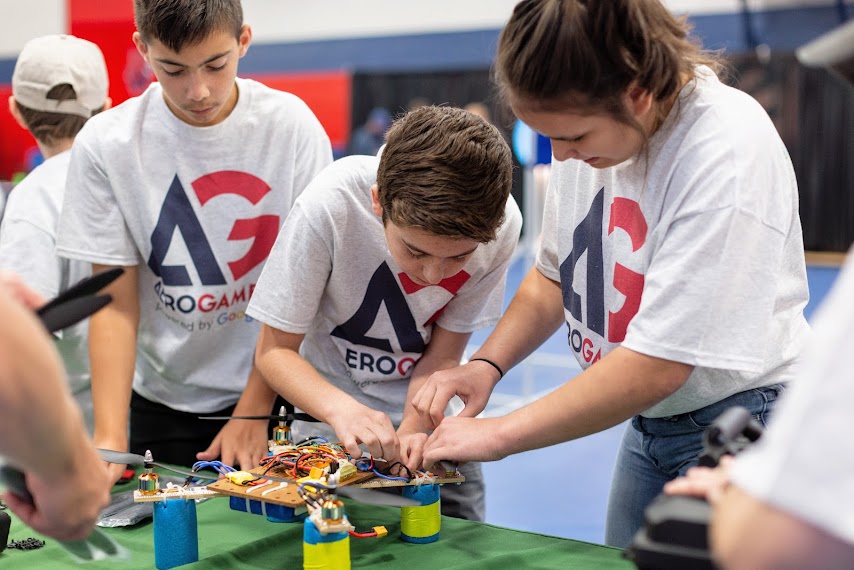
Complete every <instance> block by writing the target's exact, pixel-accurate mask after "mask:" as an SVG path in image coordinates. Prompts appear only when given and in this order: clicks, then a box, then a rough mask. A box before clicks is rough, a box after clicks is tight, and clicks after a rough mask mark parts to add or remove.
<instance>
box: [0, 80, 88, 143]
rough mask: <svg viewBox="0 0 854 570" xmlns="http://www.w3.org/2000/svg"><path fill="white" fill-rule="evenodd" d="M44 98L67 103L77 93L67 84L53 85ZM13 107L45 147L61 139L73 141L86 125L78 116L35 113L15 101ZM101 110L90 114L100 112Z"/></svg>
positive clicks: (43, 112)
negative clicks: (15, 107) (14, 106)
mask: <svg viewBox="0 0 854 570" xmlns="http://www.w3.org/2000/svg"><path fill="white" fill-rule="evenodd" d="M46 97H47V98H48V99H53V100H56V101H69V100H74V99H77V93H76V92H75V91H74V88H73V87H72V86H71V85H69V84H68V83H62V84H60V85H55V86H54V87H53V88H52V89H51V90H50V91H48V92H47V95H46ZM15 105H17V107H18V111H20V113H21V116H22V117H23V119H24V123H25V124H26V125H27V130H28V131H30V133H32V135H33V136H34V137H36V139H37V140H38V141H39V142H40V143H42V144H46V145H53V144H55V143H56V142H58V141H61V140H63V139H73V138H74V137H76V136H77V133H79V132H80V129H82V128H83V125H85V124H86V121H87V120H88V119H86V118H85V117H81V116H80V115H72V114H70V113H51V112H48V111H36V110H34V109H30V108H29V107H25V106H24V105H21V104H20V103H19V102H18V101H17V100H16V101H15ZM101 110H103V108H101V109H98V111H95V112H94V113H92V114H93V115H94V114H95V113H98V112H100V111H101Z"/></svg>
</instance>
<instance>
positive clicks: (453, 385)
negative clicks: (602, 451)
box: [412, 267, 564, 428]
mask: <svg viewBox="0 0 854 570" xmlns="http://www.w3.org/2000/svg"><path fill="white" fill-rule="evenodd" d="M563 322H564V316H563V295H562V294H561V290H560V285H559V284H558V283H556V282H554V281H552V280H551V279H548V278H547V277H546V276H545V275H543V274H542V273H541V272H540V271H539V270H538V269H537V268H536V267H534V268H532V269H531V270H530V271H529V272H528V274H527V275H526V276H525V278H524V279H523V280H522V283H521V284H520V285H519V289H518V290H517V291H516V294H515V295H514V296H513V300H512V301H511V302H510V306H509V307H508V308H507V311H506V312H505V313H504V315H503V316H502V317H501V320H500V321H499V322H498V324H497V325H496V326H495V330H493V331H492V333H491V334H490V335H489V338H487V339H486V342H484V343H483V345H482V346H481V347H480V348H479V349H478V351H477V352H476V353H474V354H473V355H472V356H471V358H469V362H468V363H467V364H464V365H463V366H462V367H460V368H459V369H455V370H449V371H447V372H441V373H439V374H437V375H435V376H433V377H431V378H429V381H428V382H426V383H425V384H424V386H423V388H422V389H421V390H419V392H418V393H417V394H416V395H415V397H414V398H412V405H413V406H414V407H415V409H416V410H417V411H418V413H419V414H420V415H421V418H422V421H423V422H424V423H425V424H426V425H427V426H428V427H431V428H435V427H436V426H438V425H439V423H440V422H441V421H442V418H443V417H444V413H445V408H446V407H447V405H448V402H449V401H450V400H451V398H452V397H453V396H454V395H455V394H457V395H459V396H460V397H461V398H462V399H463V402H465V404H466V407H465V409H464V410H463V411H462V412H461V413H460V416H462V417H474V416H476V415H477V414H479V413H480V412H482V411H483V409H484V408H485V407H486V403H487V401H488V400H489V396H490V394H491V393H492V390H493V389H494V388H495V385H496V384H497V383H498V381H499V380H500V378H499V376H498V371H497V370H495V368H493V367H492V366H491V365H490V364H488V363H486V362H482V361H479V360H475V359H476V358H486V359H488V360H489V361H491V362H494V363H495V364H496V365H498V366H499V367H500V368H501V370H502V371H503V372H504V373H505V374H506V373H507V372H508V371H509V370H510V369H511V368H513V367H514V366H516V365H517V364H518V363H519V362H521V361H522V360H524V359H525V358H526V357H527V356H528V355H529V354H531V353H532V352H533V351H534V350H536V349H537V347H539V346H540V345H541V344H542V343H544V342H545V341H546V340H547V339H548V338H549V337H550V336H551V335H552V334H553V333H554V332H555V331H556V330H557V329H558V327H560V325H561V323H563ZM461 383H471V384H470V386H469V387H468V389H469V393H461V391H464V390H465V388H464V387H463V386H461Z"/></svg>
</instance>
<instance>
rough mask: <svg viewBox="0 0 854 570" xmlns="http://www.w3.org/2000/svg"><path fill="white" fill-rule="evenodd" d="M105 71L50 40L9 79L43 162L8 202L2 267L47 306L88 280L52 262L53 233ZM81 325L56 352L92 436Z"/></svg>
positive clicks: (95, 53) (32, 50) (85, 52)
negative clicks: (75, 148) (75, 149)
mask: <svg viewBox="0 0 854 570" xmlns="http://www.w3.org/2000/svg"><path fill="white" fill-rule="evenodd" d="M108 82H109V80H108V77H107V66H106V63H105V62H104V55H103V54H102V53H101V50H100V49H99V48H98V46H96V45H95V44H93V43H92V42H88V41H86V40H83V39H80V38H76V37H74V36H68V35H50V36H42V37H39V38H35V39H32V40H30V41H29V42H27V44H26V45H25V46H24V49H22V50H21V53H20V55H19V56H18V60H17V62H16V63H15V71H14V73H13V74H12V96H11V97H9V111H10V112H11V113H12V116H13V117H14V118H15V120H16V121H17V122H18V124H20V125H21V126H22V127H23V128H25V129H27V130H28V131H29V132H30V133H31V134H32V135H33V137H35V139H36V143H37V144H38V147H39V150H40V151H41V154H42V156H43V157H44V162H43V163H42V164H40V165H39V166H37V167H36V168H35V169H34V170H33V171H32V172H31V173H30V174H29V175H28V176H27V177H26V178H25V179H24V180H23V181H21V182H20V183H19V184H18V185H17V186H16V187H15V189H14V192H12V193H11V194H10V195H9V202H8V206H7V209H6V213H5V216H4V218H3V223H2V224H0V267H2V268H3V269H10V270H12V271H14V272H16V273H17V274H19V275H20V276H21V278H22V279H23V280H24V282H25V283H27V284H28V285H29V286H30V287H32V288H33V289H35V290H36V291H38V292H39V293H41V294H42V295H43V296H44V297H45V298H51V297H54V296H56V295H57V294H58V293H59V292H61V291H64V290H65V289H67V288H68V287H69V286H71V285H73V284H75V283H76V282H78V281H80V280H81V279H83V278H84V277H87V276H89V275H90V274H91V272H92V268H91V266H90V265H89V264H88V263H84V262H82V261H71V260H68V259H62V258H60V257H57V255H56V226H57V223H58V221H59V212H60V209H61V207H62V196H63V194H64V192H65V178H66V175H67V174H68V163H69V160H70V158H71V145H72V143H73V142H74V138H75V137H76V136H77V133H78V132H79V131H80V129H82V128H83V125H84V124H85V123H86V121H87V120H89V118H90V117H91V116H93V115H95V114H96V113H98V112H100V111H102V110H104V109H106V108H108V107H109V106H110V98H109V97H108V96H107V86H108ZM87 327H88V325H87V323H86V321H84V322H82V323H78V324H76V325H74V326H72V327H69V328H67V329H65V330H63V331H62V332H61V333H60V334H61V336H60V338H59V340H57V343H56V346H57V349H58V350H59V353H60V355H61V356H62V360H63V364H64V365H65V370H66V374H67V377H68V382H69V386H70V387H71V391H72V393H73V394H74V398H75V400H76V401H77V403H78V404H79V405H80V408H81V410H82V411H83V417H84V419H85V422H86V426H87V427H88V429H89V431H90V432H91V431H92V428H93V419H92V392H91V386H90V382H89V348H88V341H87Z"/></svg>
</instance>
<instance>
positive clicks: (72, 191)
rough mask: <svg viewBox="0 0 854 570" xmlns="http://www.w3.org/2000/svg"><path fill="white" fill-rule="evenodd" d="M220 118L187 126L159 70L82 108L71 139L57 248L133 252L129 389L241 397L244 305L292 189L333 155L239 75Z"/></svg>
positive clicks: (289, 98) (206, 405) (100, 253)
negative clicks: (109, 103) (112, 104)
mask: <svg viewBox="0 0 854 570" xmlns="http://www.w3.org/2000/svg"><path fill="white" fill-rule="evenodd" d="M237 85H238V89H239V98H238V101H237V105H236V106H235V108H234V110H233V111H232V113H231V114H230V115H229V116H228V117H227V118H226V119H225V120H224V121H222V122H221V123H219V124H217V125H214V126H210V127H195V126H191V125H188V124H186V123H184V122H183V121H181V120H180V119H178V118H177V117H176V116H175V115H174V114H172V112H171V111H170V110H169V109H168V107H167V106H166V103H165V101H164V99H163V93H162V89H161V87H160V85H159V84H158V83H154V84H152V85H151V86H150V87H149V88H148V89H147V90H146V91H145V93H143V94H142V95H141V96H139V97H136V98H134V99H130V100H128V101H126V102H125V103H122V104H121V105H119V106H118V107H116V108H114V109H111V110H109V111H106V112H104V113H100V114H98V115H96V116H95V117H93V118H92V119H90V120H89V121H88V122H87V123H86V126H85V127H84V128H83V130H82V131H81V132H80V134H79V135H78V136H77V140H76V141H75V144H74V147H73V149H72V158H71V166H70V168H69V173H68V189H67V191H66V197H65V203H64V206H63V212H62V217H61V219H60V224H59V232H58V238H57V250H58V251H59V253H60V254H61V255H64V256H67V257H70V258H72V259H81V260H85V261H89V262H92V263H98V264H104V265H138V266H139V301H140V321H139V335H138V340H137V358H136V373H135V377H134V384H133V387H134V390H135V391H137V392H138V393H139V394H140V395H142V396H143V397H145V398H147V399H149V400H152V401H155V402H160V403H162V404H165V405H167V406H169V407H171V408H173V409H177V410H181V411H187V412H195V413H204V412H211V411H215V410H219V409H222V408H224V407H226V406H228V405H231V404H233V403H234V402H236V401H237V399H238V398H239V396H240V394H241V392H242V390H243V388H244V386H245V385H246V379H247V377H248V375H249V371H250V368H251V365H252V357H253V352H254V347H255V342H256V340H257V335H258V330H259V325H258V323H254V322H252V319H251V318H247V317H246V316H245V308H246V306H247V304H248V301H249V297H250V295H251V294H252V290H253V288H254V286H255V281H256V279H257V277H258V275H259V274H260V272H261V267H262V266H263V263H264V260H265V259H266V258H267V255H268V253H269V251H270V248H271V247H272V246H273V243H274V242H275V239H276V235H277V233H278V230H279V227H280V226H281V223H282V221H284V219H285V217H286V216H287V213H288V211H289V210H290V208H291V206H292V205H293V202H294V200H295V199H296V197H297V196H298V195H299V193H300V192H302V190H303V189H304V188H305V187H306V186H307V185H308V183H309V181H310V180H311V179H312V178H313V177H314V175H315V174H316V173H317V172H319V171H320V170H321V169H322V168H323V167H324V166H326V165H327V164H329V163H330V162H331V160H332V150H331V146H330V143H329V138H328V137H327V136H326V133H325V132H324V130H323V128H322V127H321V125H320V123H319V122H318V120H317V118H316V117H315V116H314V114H312V112H311V111H310V110H309V108H308V107H307V106H306V105H305V103H303V102H302V101H301V100H300V99H298V98H297V97H295V96H294V95H291V94H289V93H284V92H281V91H276V90H273V89H270V88H268V87H265V86H264V85H262V84H260V83H257V82H255V81H251V80H246V79H238V80H237Z"/></svg>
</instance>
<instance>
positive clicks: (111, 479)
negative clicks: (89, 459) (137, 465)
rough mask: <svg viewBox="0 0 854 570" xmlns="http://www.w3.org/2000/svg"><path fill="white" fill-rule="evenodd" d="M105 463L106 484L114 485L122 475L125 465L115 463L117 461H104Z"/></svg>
mask: <svg viewBox="0 0 854 570" xmlns="http://www.w3.org/2000/svg"><path fill="white" fill-rule="evenodd" d="M105 465H106V467H107V475H108V478H107V483H108V485H114V484H115V483H116V482H117V481H118V480H119V479H121V478H122V475H124V472H125V465H124V464H123V463H122V464H117V463H106V462H105Z"/></svg>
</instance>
